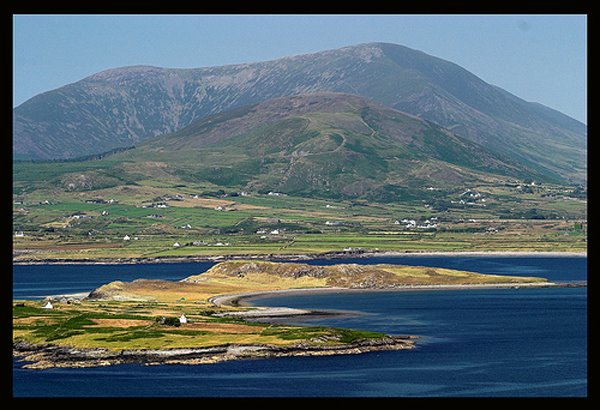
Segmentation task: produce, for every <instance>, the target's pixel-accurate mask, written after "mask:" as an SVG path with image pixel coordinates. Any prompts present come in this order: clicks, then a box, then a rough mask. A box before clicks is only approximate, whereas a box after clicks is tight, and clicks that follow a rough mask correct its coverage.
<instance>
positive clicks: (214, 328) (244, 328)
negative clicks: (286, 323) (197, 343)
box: [182, 322, 262, 333]
mask: <svg viewBox="0 0 600 410" xmlns="http://www.w3.org/2000/svg"><path fill="white" fill-rule="evenodd" d="M182 328H183V329H185V328H192V329H194V330H205V331H207V332H212V333H256V332H258V331H260V330H262V328H260V327H256V326H248V325H240V324H232V323H211V322H199V323H194V322H192V323H187V324H185V325H183V327H182Z"/></svg>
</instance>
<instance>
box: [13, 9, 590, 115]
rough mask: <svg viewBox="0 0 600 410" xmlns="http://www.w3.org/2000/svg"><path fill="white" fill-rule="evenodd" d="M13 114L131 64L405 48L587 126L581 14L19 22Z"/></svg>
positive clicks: (196, 63)
mask: <svg viewBox="0 0 600 410" xmlns="http://www.w3.org/2000/svg"><path fill="white" fill-rule="evenodd" d="M13 19H14V20H13V21H14V27H13V34H14V38H13V42H14V48H13V49H14V51H13V71H14V85H13V105H14V106H17V105H19V104H21V103H23V102H24V101H26V100H27V99H29V98H31V97H33V96H34V95H36V94H39V93H41V92H44V91H48V90H52V89H55V88H58V87H60V86H63V85H65V84H69V83H72V82H75V81H78V80H80V79H82V78H84V77H86V76H88V75H91V74H93V73H96V72H98V71H101V70H104V69H108V68H113V67H121V66H127V65H140V64H142V65H154V66H159V67H181V68H184V67H205V66H213V65H224V64H234V63H245V62H253V61H263V60H270V59H275V58H278V57H284V56H288V55H294V54H302V53H309V52H315V51H321V50H327V49H332V48H339V47H344V46H348V45H353V44H359V43H367V42H375V41H381V42H390V43H396V44H402V45H405V46H408V47H411V48H415V49H418V50H421V51H424V52H426V53H428V54H431V55H434V56H437V57H441V58H443V59H446V60H449V61H452V62H454V63H456V64H458V65H460V66H462V67H464V68H465V69H467V70H469V71H471V72H472V73H474V74H475V75H477V76H479V77H481V78H482V79H483V80H485V81H487V82H489V83H491V84H494V85H497V86H499V87H502V88H504V89H505V90H507V91H509V92H511V93H513V94H515V95H517V96H519V97H521V98H523V99H525V100H528V101H536V102H539V103H542V104H544V105H547V106H549V107H551V108H554V109H557V110H559V111H561V112H563V113H565V114H567V115H570V116H572V117H573V118H576V119H578V120H580V121H582V122H585V123H587V117H586V110H587V105H586V99H587V93H586V91H587V82H586V77H587V18H586V16H583V15H568V16H564V15H448V16H444V15H208V16H207V15H204V16H203V15H197V16H194V15H167V16H160V15H151V16H148V15H123V16H119V15H104V16H103V15H68V16H60V15H51V16H44V15H35V16H28V15H16V16H14V17H13Z"/></svg>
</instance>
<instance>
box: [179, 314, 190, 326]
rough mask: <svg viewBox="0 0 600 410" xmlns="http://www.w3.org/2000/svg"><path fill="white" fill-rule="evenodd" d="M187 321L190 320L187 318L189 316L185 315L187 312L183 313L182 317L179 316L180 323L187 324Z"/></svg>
mask: <svg viewBox="0 0 600 410" xmlns="http://www.w3.org/2000/svg"><path fill="white" fill-rule="evenodd" d="M187 322H188V320H187V317H185V313H182V314H181V317H180V318H179V323H181V324H185V323H187Z"/></svg>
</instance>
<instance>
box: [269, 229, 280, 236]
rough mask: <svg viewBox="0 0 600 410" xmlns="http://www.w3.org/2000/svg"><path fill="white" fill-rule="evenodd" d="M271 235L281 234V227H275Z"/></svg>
mask: <svg viewBox="0 0 600 410" xmlns="http://www.w3.org/2000/svg"><path fill="white" fill-rule="evenodd" d="M271 235H279V229H273V230H272V231H271Z"/></svg>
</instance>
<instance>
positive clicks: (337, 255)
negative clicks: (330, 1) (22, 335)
mask: <svg viewBox="0 0 600 410" xmlns="http://www.w3.org/2000/svg"><path fill="white" fill-rule="evenodd" d="M400 256H407V257H419V256H475V257H485V256H497V257H587V256H588V252H587V251H564V252H561V251H548V252H545V251H424V252H398V251H381V252H375V251H368V252H346V251H341V252H324V253H312V254H277V255H275V254H261V255H254V254H250V255H218V256H177V257H175V256H168V257H158V258H106V259H59V258H49V259H21V260H14V259H13V262H12V263H13V265H132V264H151V263H152V264H153V263H195V262H215V263H217V262H223V261H226V260H287V261H308V260H313V259H341V258H377V257H382V258H383V257H400Z"/></svg>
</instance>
